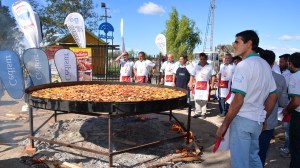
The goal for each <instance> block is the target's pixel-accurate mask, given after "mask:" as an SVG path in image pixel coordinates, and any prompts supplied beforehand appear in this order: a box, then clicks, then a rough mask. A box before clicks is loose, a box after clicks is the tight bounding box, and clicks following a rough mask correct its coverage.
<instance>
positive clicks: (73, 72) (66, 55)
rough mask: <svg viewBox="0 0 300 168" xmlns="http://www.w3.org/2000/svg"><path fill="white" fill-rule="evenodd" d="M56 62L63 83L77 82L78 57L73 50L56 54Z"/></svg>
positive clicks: (60, 51) (62, 50)
mask: <svg viewBox="0 0 300 168" xmlns="http://www.w3.org/2000/svg"><path fill="white" fill-rule="evenodd" d="M54 62H55V65H56V68H57V71H58V74H59V76H60V79H61V81H62V82H72V81H77V79H78V77H77V63H76V56H75V54H74V53H73V52H72V51H71V50H69V49H60V50H58V51H57V52H56V53H55V56H54Z"/></svg>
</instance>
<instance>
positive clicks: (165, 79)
mask: <svg viewBox="0 0 300 168" xmlns="http://www.w3.org/2000/svg"><path fill="white" fill-rule="evenodd" d="M176 65H178V64H176V62H175V61H174V60H173V54H169V55H168V60H167V61H165V62H164V63H163V64H162V66H161V68H160V75H161V84H164V85H166V86H173V71H174V68H175V66H176Z"/></svg>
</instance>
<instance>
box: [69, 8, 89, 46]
mask: <svg viewBox="0 0 300 168" xmlns="http://www.w3.org/2000/svg"><path fill="white" fill-rule="evenodd" d="M64 24H65V25H67V27H68V29H69V31H70V33H71V35H72V36H73V38H74V40H75V42H76V43H77V45H78V47H80V48H85V47H86V39H85V26H84V20H83V17H82V15H81V14H79V13H76V12H73V13H70V14H69V15H68V16H67V17H66V19H65V23H64Z"/></svg>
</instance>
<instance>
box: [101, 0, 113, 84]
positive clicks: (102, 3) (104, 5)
mask: <svg viewBox="0 0 300 168" xmlns="http://www.w3.org/2000/svg"><path fill="white" fill-rule="evenodd" d="M101 8H104V12H105V13H104V15H102V16H101V17H102V18H105V22H106V23H107V18H111V16H107V9H109V8H107V7H106V4H105V3H104V2H101ZM107 33H108V32H107V31H106V32H105V43H106V45H105V46H106V48H105V49H106V51H105V70H104V73H105V81H107V73H108V43H107Z"/></svg>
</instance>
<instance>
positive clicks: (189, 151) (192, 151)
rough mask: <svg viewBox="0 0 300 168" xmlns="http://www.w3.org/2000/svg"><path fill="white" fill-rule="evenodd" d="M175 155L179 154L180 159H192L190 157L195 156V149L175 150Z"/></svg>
mask: <svg viewBox="0 0 300 168" xmlns="http://www.w3.org/2000/svg"><path fill="white" fill-rule="evenodd" d="M176 153H181V157H192V156H196V155H197V154H196V149H191V148H186V147H183V148H180V149H176Z"/></svg>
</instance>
